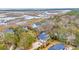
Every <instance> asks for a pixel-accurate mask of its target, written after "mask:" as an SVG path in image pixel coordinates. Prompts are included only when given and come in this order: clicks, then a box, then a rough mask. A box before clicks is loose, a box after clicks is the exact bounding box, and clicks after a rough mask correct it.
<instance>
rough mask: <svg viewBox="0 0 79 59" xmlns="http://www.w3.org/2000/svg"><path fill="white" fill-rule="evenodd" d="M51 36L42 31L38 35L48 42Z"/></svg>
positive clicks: (41, 39) (40, 38)
mask: <svg viewBox="0 0 79 59" xmlns="http://www.w3.org/2000/svg"><path fill="white" fill-rule="evenodd" d="M49 38H50V36H49V35H48V34H46V33H45V32H42V33H40V35H39V36H38V39H39V40H40V41H42V42H46V41H47V40H48V39H49Z"/></svg>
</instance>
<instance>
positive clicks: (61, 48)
mask: <svg viewBox="0 0 79 59" xmlns="http://www.w3.org/2000/svg"><path fill="white" fill-rule="evenodd" d="M64 49H65V46H64V44H56V45H54V46H51V47H50V48H49V49H48V50H64Z"/></svg>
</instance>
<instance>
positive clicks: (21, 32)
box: [0, 9, 79, 50]
mask: <svg viewBox="0 0 79 59" xmlns="http://www.w3.org/2000/svg"><path fill="white" fill-rule="evenodd" d="M78 49H79V9H25V10H22V9H21V10H17V9H16V10H14V9H13V10H6V9H5V10H0V50H78Z"/></svg>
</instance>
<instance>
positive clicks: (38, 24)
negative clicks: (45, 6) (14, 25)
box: [32, 23, 41, 28]
mask: <svg viewBox="0 0 79 59" xmlns="http://www.w3.org/2000/svg"><path fill="white" fill-rule="evenodd" d="M40 25H41V24H40V23H34V24H32V27H33V28H37V27H38V26H40Z"/></svg>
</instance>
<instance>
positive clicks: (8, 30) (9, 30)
mask: <svg viewBox="0 0 79 59" xmlns="http://www.w3.org/2000/svg"><path fill="white" fill-rule="evenodd" d="M4 32H6V33H13V30H11V29H6V30H4Z"/></svg>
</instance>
